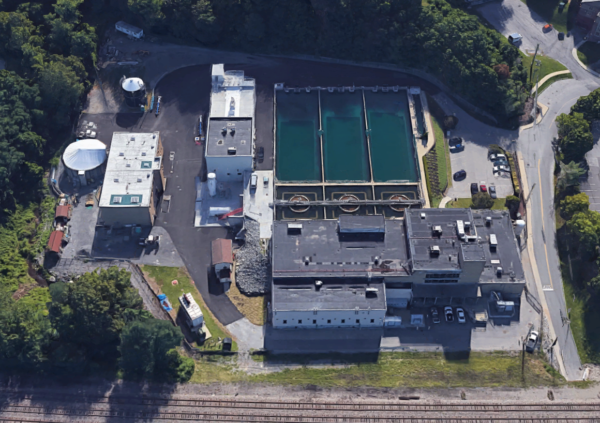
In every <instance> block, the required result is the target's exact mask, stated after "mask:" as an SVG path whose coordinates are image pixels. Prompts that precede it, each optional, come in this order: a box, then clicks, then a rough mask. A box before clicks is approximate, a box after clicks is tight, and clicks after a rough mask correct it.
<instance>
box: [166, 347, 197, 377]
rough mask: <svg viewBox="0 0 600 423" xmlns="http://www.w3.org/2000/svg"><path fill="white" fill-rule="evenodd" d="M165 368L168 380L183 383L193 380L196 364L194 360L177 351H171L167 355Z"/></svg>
mask: <svg viewBox="0 0 600 423" xmlns="http://www.w3.org/2000/svg"><path fill="white" fill-rule="evenodd" d="M165 368H166V369H167V370H166V374H165V376H166V378H167V380H169V381H171V382H179V383H181V382H187V381H188V380H190V379H191V378H192V376H193V375H194V370H195V368H196V363H195V362H194V359H192V358H190V357H185V356H182V355H181V354H179V353H178V352H177V350H176V349H171V350H169V351H168V352H167V355H166V360H165Z"/></svg>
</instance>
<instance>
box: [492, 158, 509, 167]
mask: <svg viewBox="0 0 600 423" xmlns="http://www.w3.org/2000/svg"><path fill="white" fill-rule="evenodd" d="M493 164H494V166H508V161H506V160H504V159H498V160H495V161H494V163H493Z"/></svg>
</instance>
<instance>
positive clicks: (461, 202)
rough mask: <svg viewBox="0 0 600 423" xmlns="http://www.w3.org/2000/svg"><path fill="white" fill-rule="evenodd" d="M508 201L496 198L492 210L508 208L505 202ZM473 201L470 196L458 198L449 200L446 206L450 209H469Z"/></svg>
mask: <svg viewBox="0 0 600 423" xmlns="http://www.w3.org/2000/svg"><path fill="white" fill-rule="evenodd" d="M505 202H506V199H505V198H496V199H495V200H494V205H493V206H492V210H506V207H505V206H504V203H505ZM471 204H473V202H472V201H471V199H470V198H457V199H456V201H449V202H448V204H446V208H448V209H468V208H469V207H471Z"/></svg>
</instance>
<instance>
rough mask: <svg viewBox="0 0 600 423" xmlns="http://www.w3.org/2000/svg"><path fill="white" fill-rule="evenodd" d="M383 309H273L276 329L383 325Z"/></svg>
mask: <svg viewBox="0 0 600 423" xmlns="http://www.w3.org/2000/svg"><path fill="white" fill-rule="evenodd" d="M384 319H385V310H308V311H274V312H273V327H274V328H276V329H298V328H305V329H311V328H312V329H315V328H338V327H341V328H359V327H365V328H376V327H383V323H384Z"/></svg>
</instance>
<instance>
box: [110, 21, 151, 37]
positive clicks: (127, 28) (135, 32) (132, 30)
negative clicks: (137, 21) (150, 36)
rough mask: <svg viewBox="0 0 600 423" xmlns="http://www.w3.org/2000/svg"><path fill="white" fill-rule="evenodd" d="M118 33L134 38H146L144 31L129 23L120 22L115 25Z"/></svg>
mask: <svg viewBox="0 0 600 423" xmlns="http://www.w3.org/2000/svg"><path fill="white" fill-rule="evenodd" d="M115 28H116V29H117V31H120V32H122V33H124V34H127V35H130V36H132V37H133V38H142V37H143V36H144V30H143V29H140V28H138V27H137V26H133V25H130V24H128V23H127V22H123V21H119V22H117V23H116V24H115Z"/></svg>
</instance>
